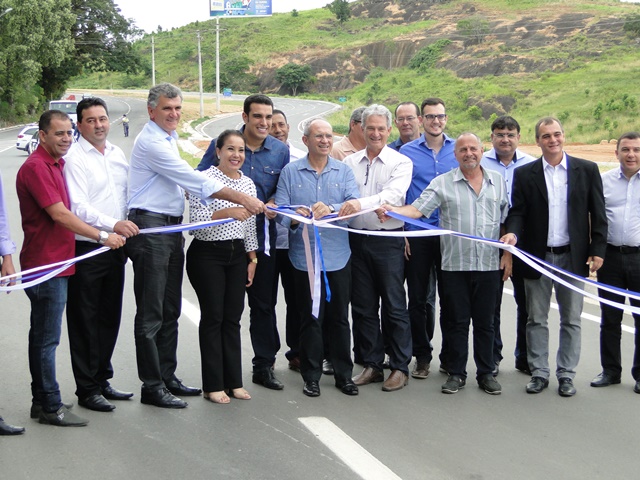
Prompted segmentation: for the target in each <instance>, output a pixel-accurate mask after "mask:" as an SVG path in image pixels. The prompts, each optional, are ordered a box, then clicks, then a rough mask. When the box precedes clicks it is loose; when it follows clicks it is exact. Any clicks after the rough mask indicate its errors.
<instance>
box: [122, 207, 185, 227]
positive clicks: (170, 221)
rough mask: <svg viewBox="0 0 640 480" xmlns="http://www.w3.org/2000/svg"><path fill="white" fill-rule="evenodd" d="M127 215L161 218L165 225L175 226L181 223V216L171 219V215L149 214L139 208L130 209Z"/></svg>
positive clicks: (147, 211)
mask: <svg viewBox="0 0 640 480" xmlns="http://www.w3.org/2000/svg"><path fill="white" fill-rule="evenodd" d="M129 215H140V216H142V217H153V218H161V219H163V220H164V222H165V223H166V224H167V225H177V224H179V223H182V216H180V217H172V216H171V215H165V214H164V213H156V212H150V211H149V210H143V209H141V208H132V209H131V210H129Z"/></svg>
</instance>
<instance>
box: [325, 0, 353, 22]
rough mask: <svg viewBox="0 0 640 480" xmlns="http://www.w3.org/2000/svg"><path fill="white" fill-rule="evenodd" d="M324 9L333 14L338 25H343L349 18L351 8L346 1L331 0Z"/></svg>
mask: <svg viewBox="0 0 640 480" xmlns="http://www.w3.org/2000/svg"><path fill="white" fill-rule="evenodd" d="M326 8H328V9H329V11H330V12H331V13H333V14H334V15H335V16H336V18H337V19H338V21H339V22H340V23H344V22H346V21H347V20H349V18H351V7H350V6H349V2H348V1H347V0H333V2H331V3H329V4H327V6H326Z"/></svg>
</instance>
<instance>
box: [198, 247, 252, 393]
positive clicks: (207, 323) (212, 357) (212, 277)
mask: <svg viewBox="0 0 640 480" xmlns="http://www.w3.org/2000/svg"><path fill="white" fill-rule="evenodd" d="M187 275H188V276H189V281H190V282H191V285H192V286H193V289H194V290H195V292H196V295H197V296H198V302H199V303H200V326H199V327H198V333H199V338H200V359H201V365H202V390H203V391H205V392H220V391H222V390H225V389H234V388H240V387H242V351H241V347H240V318H241V317H242V311H243V310H244V295H245V285H246V283H247V258H246V252H245V249H244V242H243V241H242V240H225V241H215V242H205V241H200V240H197V239H194V240H193V241H192V242H191V245H190V246H189V250H188V251H187Z"/></svg>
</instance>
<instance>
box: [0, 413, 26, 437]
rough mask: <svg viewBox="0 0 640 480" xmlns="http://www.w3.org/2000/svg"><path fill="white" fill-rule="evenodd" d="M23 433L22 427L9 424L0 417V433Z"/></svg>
mask: <svg viewBox="0 0 640 480" xmlns="http://www.w3.org/2000/svg"><path fill="white" fill-rule="evenodd" d="M22 433H24V427H16V426H14V425H9V424H8V423H6V422H5V421H4V419H3V418H2V417H0V435H20V434H22Z"/></svg>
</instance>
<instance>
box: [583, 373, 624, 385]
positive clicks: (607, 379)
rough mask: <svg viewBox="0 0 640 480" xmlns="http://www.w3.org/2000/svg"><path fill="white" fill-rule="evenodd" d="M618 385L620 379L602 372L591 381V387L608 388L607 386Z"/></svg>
mask: <svg viewBox="0 0 640 480" xmlns="http://www.w3.org/2000/svg"><path fill="white" fill-rule="evenodd" d="M618 383H620V377H614V376H613V375H609V374H608V373H604V372H602V373H601V374H599V375H597V376H596V377H595V378H594V379H593V380H591V384H590V385H591V386H592V387H608V386H609V385H617V384H618Z"/></svg>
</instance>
